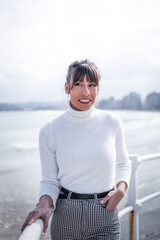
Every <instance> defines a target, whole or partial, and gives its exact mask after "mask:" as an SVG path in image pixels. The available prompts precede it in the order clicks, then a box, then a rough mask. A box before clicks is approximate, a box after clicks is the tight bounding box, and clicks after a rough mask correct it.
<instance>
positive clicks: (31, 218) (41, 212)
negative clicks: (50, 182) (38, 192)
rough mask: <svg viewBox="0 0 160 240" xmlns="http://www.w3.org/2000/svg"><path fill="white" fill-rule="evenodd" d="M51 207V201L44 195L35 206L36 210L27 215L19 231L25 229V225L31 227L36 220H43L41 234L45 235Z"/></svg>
mask: <svg viewBox="0 0 160 240" xmlns="http://www.w3.org/2000/svg"><path fill="white" fill-rule="evenodd" d="M51 205H52V200H51V198H50V197H49V196H47V195H45V196H42V197H41V198H40V201H39V203H38V204H37V205H36V208H35V209H34V210H33V211H32V212H30V213H29V215H28V217H27V218H26V220H25V222H24V224H23V225H22V228H21V231H22V232H23V230H24V229H25V227H26V226H27V225H31V224H32V223H34V222H35V221H36V220H37V219H38V218H41V219H42V220H43V232H44V233H45V232H46V230H47V228H48V221H49V217H50V206H51Z"/></svg>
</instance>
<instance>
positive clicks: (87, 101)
mask: <svg viewBox="0 0 160 240" xmlns="http://www.w3.org/2000/svg"><path fill="white" fill-rule="evenodd" d="M89 101H90V100H80V102H89Z"/></svg>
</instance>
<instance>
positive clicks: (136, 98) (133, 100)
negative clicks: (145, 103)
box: [123, 92, 142, 110]
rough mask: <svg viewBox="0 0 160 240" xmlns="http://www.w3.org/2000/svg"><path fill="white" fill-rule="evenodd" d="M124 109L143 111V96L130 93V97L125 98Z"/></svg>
mask: <svg viewBox="0 0 160 240" xmlns="http://www.w3.org/2000/svg"><path fill="white" fill-rule="evenodd" d="M123 109H130V110H141V109H142V102H141V95H140V94H137V93H135V92H130V94H129V95H127V96H124V97H123Z"/></svg>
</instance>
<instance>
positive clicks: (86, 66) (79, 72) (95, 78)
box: [66, 59, 100, 89]
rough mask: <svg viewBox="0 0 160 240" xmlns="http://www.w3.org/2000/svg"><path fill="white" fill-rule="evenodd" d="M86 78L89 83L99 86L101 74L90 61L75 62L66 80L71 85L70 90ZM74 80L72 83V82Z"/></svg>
mask: <svg viewBox="0 0 160 240" xmlns="http://www.w3.org/2000/svg"><path fill="white" fill-rule="evenodd" d="M85 76H86V78H87V81H88V82H95V83H96V85H99V80H100V73H99V70H98V68H97V67H96V65H95V64H94V63H93V62H91V61H89V60H88V59H85V60H81V61H78V60H77V61H74V62H73V63H71V64H70V65H69V67H68V72H67V77H66V80H67V82H68V83H69V86H70V89H71V88H72V87H73V85H74V83H75V82H77V81H83V78H84V77H85ZM71 79H72V81H71Z"/></svg>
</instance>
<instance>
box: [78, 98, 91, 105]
mask: <svg viewBox="0 0 160 240" xmlns="http://www.w3.org/2000/svg"><path fill="white" fill-rule="evenodd" d="M79 101H80V103H83V104H88V103H90V102H91V99H80V100H79Z"/></svg>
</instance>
